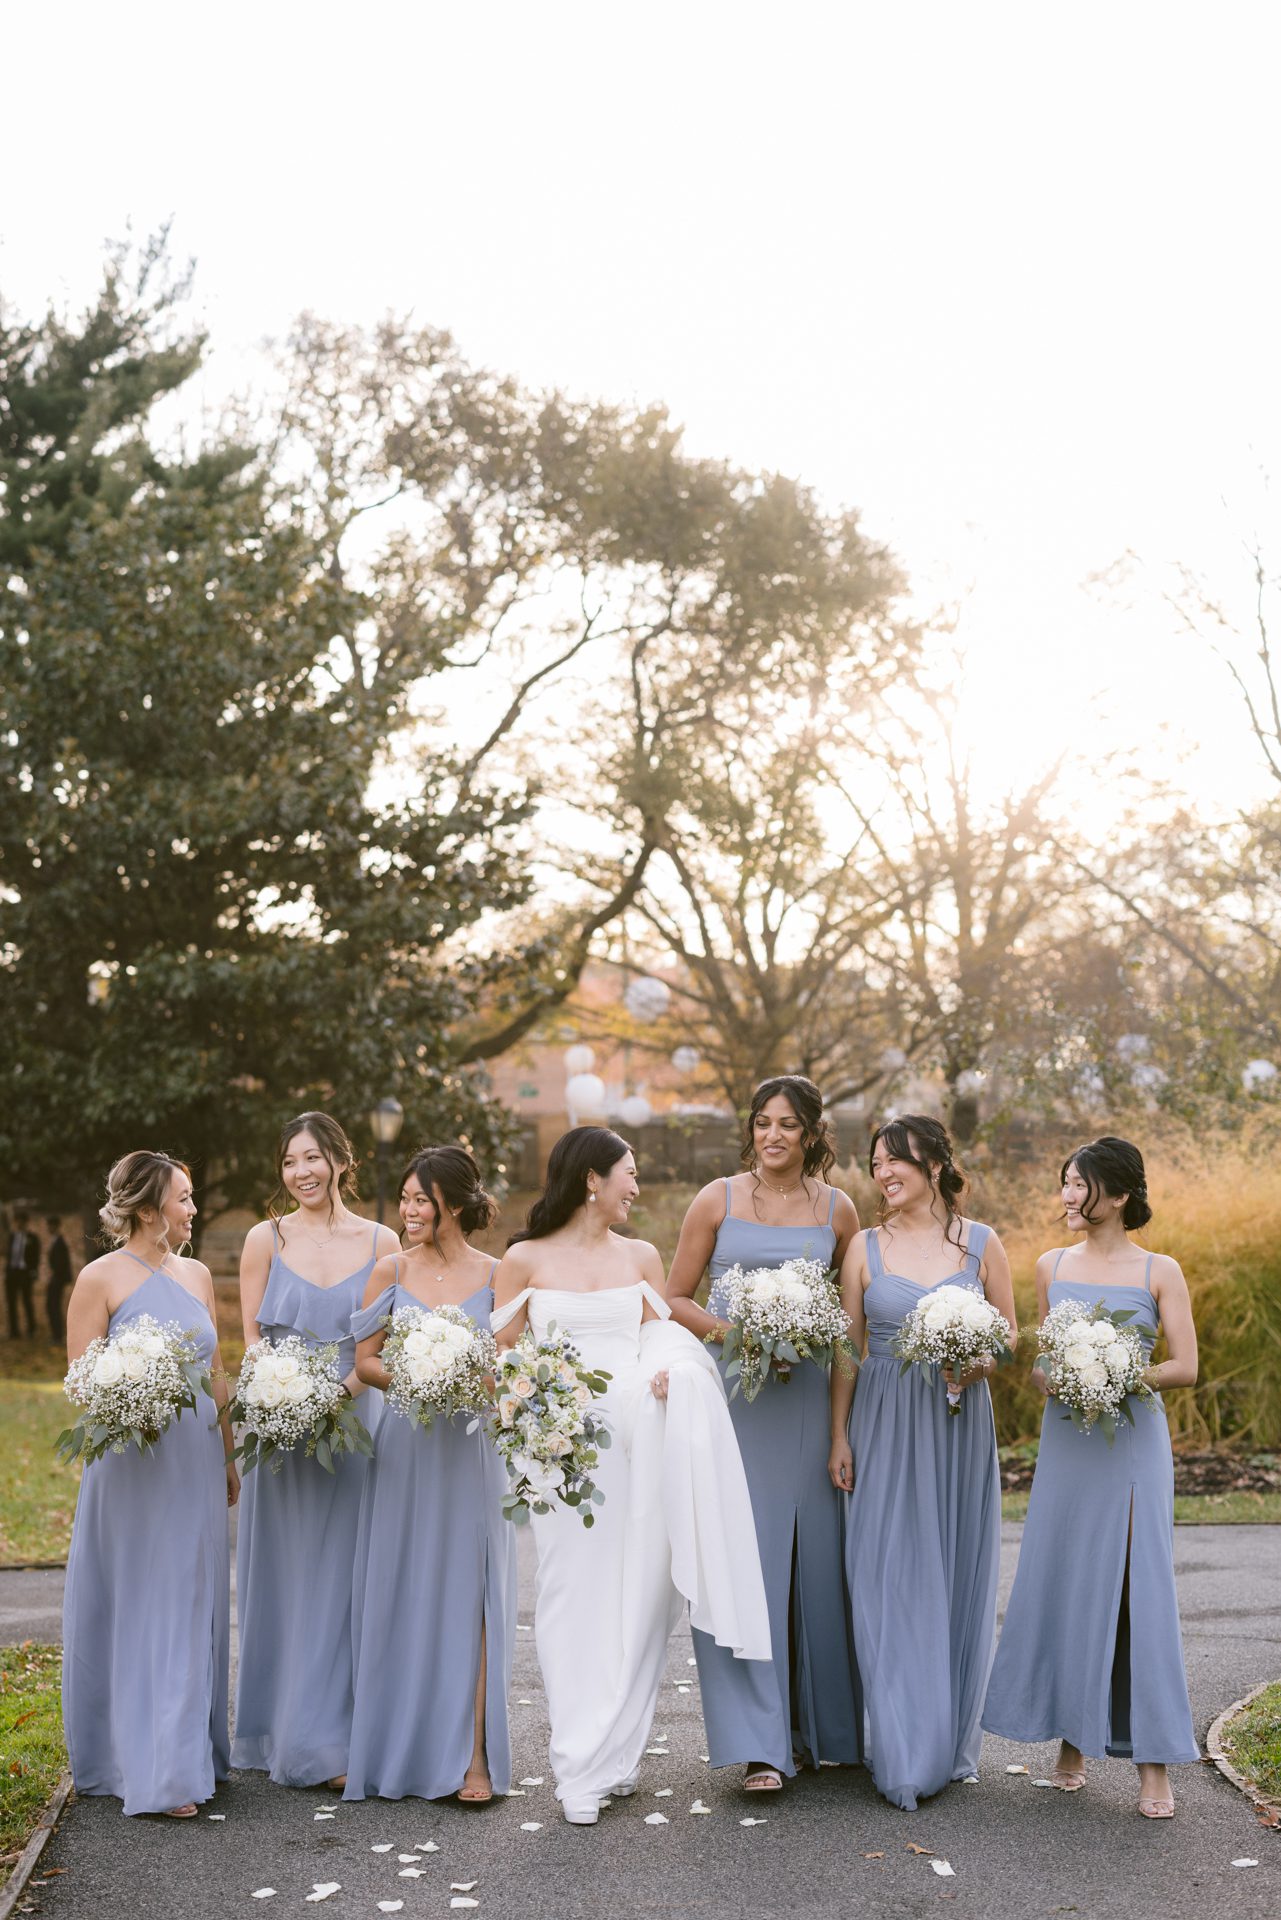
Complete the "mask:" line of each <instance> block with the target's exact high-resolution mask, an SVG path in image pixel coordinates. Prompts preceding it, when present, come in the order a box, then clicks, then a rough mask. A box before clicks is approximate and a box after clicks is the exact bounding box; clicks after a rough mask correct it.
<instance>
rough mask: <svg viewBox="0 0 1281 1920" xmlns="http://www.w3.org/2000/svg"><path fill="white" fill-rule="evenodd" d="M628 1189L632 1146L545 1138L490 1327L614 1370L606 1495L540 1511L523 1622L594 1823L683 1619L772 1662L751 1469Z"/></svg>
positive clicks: (624, 1774)
mask: <svg viewBox="0 0 1281 1920" xmlns="http://www.w3.org/2000/svg"><path fill="white" fill-rule="evenodd" d="M639 1191H640V1189H639V1187H638V1186H637V1183H636V1162H635V1160H634V1159H633V1157H632V1151H631V1148H630V1147H629V1146H628V1145H627V1142H626V1141H625V1140H621V1139H620V1138H619V1137H618V1135H617V1134H616V1133H611V1132H610V1131H609V1130H608V1129H607V1128H605V1127H575V1128H573V1129H572V1130H571V1131H570V1132H569V1133H566V1134H564V1135H562V1137H561V1139H559V1140H558V1141H557V1143H556V1145H555V1147H554V1148H553V1149H552V1153H551V1158H550V1160H549V1161H548V1166H547V1184H546V1187H545V1188H544V1191H543V1195H542V1198H541V1199H540V1200H538V1201H537V1202H536V1203H535V1204H534V1206H533V1207H532V1208H531V1209H530V1213H529V1217H528V1220H527V1222H526V1226H525V1230H524V1232H523V1233H518V1234H515V1235H513V1238H512V1242H511V1244H510V1246H509V1248H508V1251H507V1253H506V1255H505V1256H504V1258H503V1260H502V1263H501V1264H500V1266H499V1268H498V1272H497V1274H496V1275H495V1277H494V1302H495V1305H494V1315H493V1328H494V1332H495V1334H496V1335H497V1336H498V1343H499V1345H500V1346H513V1345H514V1344H515V1343H516V1341H517V1340H518V1339H519V1338H520V1336H521V1334H522V1333H523V1332H524V1331H525V1328H526V1327H527V1326H528V1328H529V1329H530V1331H531V1332H532V1334H533V1336H534V1338H535V1339H543V1338H544V1337H545V1336H546V1335H547V1333H548V1332H549V1331H550V1329H551V1328H552V1327H555V1328H556V1330H557V1331H558V1332H560V1333H564V1334H567V1335H568V1336H569V1337H570V1338H571V1339H572V1340H573V1341H574V1343H575V1345H576V1346H577V1347H578V1349H579V1351H580V1353H581V1355H582V1357H583V1360H584V1361H585V1362H586V1363H587V1364H588V1365H589V1366H591V1367H593V1368H602V1369H604V1370H606V1371H607V1372H608V1373H609V1374H610V1375H611V1379H610V1384H609V1388H608V1391H607V1393H606V1395H605V1399H604V1405H603V1411H604V1413H605V1416H606V1418H607V1420H608V1422H609V1424H610V1427H611V1428H612V1431H613V1445H611V1446H610V1447H609V1448H607V1449H603V1450H602V1452H601V1456H600V1465H599V1467H598V1468H597V1469H595V1470H594V1476H593V1477H594V1478H595V1481H596V1484H597V1485H598V1486H599V1487H600V1489H601V1491H602V1492H603V1493H604V1495H605V1504H604V1506H602V1507H596V1508H595V1509H594V1513H595V1524H594V1526H593V1527H592V1528H591V1529H590V1530H589V1529H587V1528H585V1527H584V1526H583V1524H582V1521H581V1520H580V1519H579V1517H578V1513H577V1512H576V1511H575V1510H574V1509H571V1508H567V1507H560V1506H558V1507H555V1508H554V1509H553V1510H552V1512H551V1513H549V1514H547V1515H545V1516H543V1517H541V1518H540V1517H537V1516H536V1517H535V1519H534V1523H533V1527H534V1539H535V1543H536V1545H537V1548H538V1582H537V1588H536V1601H535V1610H534V1632H535V1637H536V1640H537V1644H538V1659H539V1664H540V1666H541V1667H542V1671H543V1682H544V1685H545V1686H546V1689H547V1707H548V1713H549V1716H550V1719H551V1764H552V1769H553V1771H554V1773H555V1775H556V1797H557V1799H558V1800H559V1801H560V1803H561V1809H562V1811H563V1813H564V1815H565V1818H566V1819H567V1820H570V1821H572V1822H573V1823H574V1824H575V1825H578V1826H591V1825H593V1824H594V1823H595V1821H596V1818H597V1815H598V1813H599V1810H600V1806H601V1803H602V1801H605V1800H608V1799H610V1798H611V1797H615V1796H618V1795H626V1794H629V1793H632V1792H634V1791H635V1788H636V1777H637V1772H638V1769H639V1766H640V1761H641V1756H642V1754H643V1753H644V1751H645V1746H646V1743H647V1741H648V1739H649V1731H650V1727H651V1725H652V1723H653V1719H654V1709H655V1707H656V1705H657V1701H658V1690H659V1688H660V1686H661V1685H662V1680H663V1672H664V1668H665V1666H666V1662H667V1639H668V1635H669V1634H670V1632H671V1630H672V1627H673V1626H674V1625H675V1623H676V1620H677V1619H678V1618H679V1616H680V1612H681V1608H682V1604H683V1602H684V1601H688V1602H689V1607H690V1617H691V1619H692V1620H693V1622H694V1625H695V1626H697V1627H701V1628H702V1629H703V1630H704V1631H705V1632H707V1633H710V1634H711V1635H712V1636H713V1638H714V1639H715V1640H716V1641H717V1642H718V1643H719V1644H720V1645H721V1646H724V1647H728V1648H729V1649H730V1650H731V1651H732V1652H733V1653H734V1654H735V1655H736V1656H737V1657H738V1658H739V1659H741V1660H761V1659H768V1658H769V1657H770V1633H769V1619H768V1615H767V1612H766V1605H765V1590H764V1586H763V1584H762V1581H761V1570H760V1562H759V1560H758V1558H757V1550H756V1529H755V1526H754V1524H753V1520H752V1509H751V1501H750V1498H749V1495H748V1491H747V1481H746V1478H745V1476H744V1473H743V1466H742V1462H741V1460H740V1458H739V1454H738V1447H737V1444H736V1442H735V1439H734V1429H733V1427H732V1425H731V1423H730V1418H729V1411H728V1409H727V1407H726V1404H725V1391H724V1388H723V1387H722V1385H721V1381H720V1376H719V1374H718V1373H717V1371H716V1366H715V1363H714V1362H713V1361H712V1359H711V1356H710V1355H709V1354H708V1353H707V1351H706V1349H705V1348H704V1347H703V1346H702V1345H701V1344H700V1342H699V1341H697V1340H696V1339H695V1338H694V1337H693V1335H692V1334H690V1333H688V1332H687V1331H686V1330H685V1329H684V1328H683V1327H680V1326H678V1325H677V1324H676V1322H675V1321H673V1320H671V1319H670V1317H669V1316H670V1308H669V1307H668V1305H667V1301H666V1299H665V1298H664V1283H663V1267H662V1262H661V1260H660V1259H659V1256H658V1253H657V1251H656V1250H655V1248H653V1247H651V1246H649V1245H647V1244H646V1243H645V1242H644V1241H640V1240H628V1239H624V1238H622V1237H621V1235H619V1234H617V1233H614V1232H612V1231H611V1229H612V1228H615V1227H621V1226H623V1225H624V1224H625V1222H626V1220H627V1216H628V1214H629V1212H630V1211H631V1207H632V1202H633V1201H634V1200H635V1199H636V1196H637V1194H638V1193H639Z"/></svg>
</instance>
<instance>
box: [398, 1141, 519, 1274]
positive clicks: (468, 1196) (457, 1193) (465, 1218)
mask: <svg viewBox="0 0 1281 1920" xmlns="http://www.w3.org/2000/svg"><path fill="white" fill-rule="evenodd" d="M411 1174H412V1176H413V1177H414V1179H415V1180H417V1182H418V1184H419V1186H420V1187H421V1188H422V1190H423V1192H424V1193H425V1194H426V1195H427V1196H428V1198H429V1199H432V1200H434V1199H435V1196H436V1194H438V1193H439V1195H440V1197H441V1199H442V1200H443V1201H444V1203H445V1205H446V1207H447V1208H448V1209H449V1211H450V1213H453V1214H456V1215H457V1216H458V1225H459V1227H460V1228H461V1229H462V1234H463V1238H464V1239H466V1238H467V1236H468V1235H469V1234H473V1233H478V1232H480V1231H481V1230H482V1229H483V1228H485V1227H488V1226H492V1224H493V1222H494V1220H495V1219H496V1218H497V1215H498V1202H497V1201H496V1200H495V1199H494V1198H493V1196H492V1195H491V1194H489V1193H487V1192H486V1190H485V1187H484V1185H483V1184H482V1181H481V1177H480V1168H479V1167H478V1166H477V1165H476V1162H475V1161H474V1160H473V1159H472V1157H471V1155H470V1154H469V1153H468V1151H467V1149H466V1147H419V1149H418V1151H417V1153H415V1154H414V1155H413V1156H412V1158H411V1159H410V1160H409V1161H408V1163H407V1164H406V1167H405V1171H404V1172H403V1173H402V1174H401V1176H400V1184H401V1188H402V1189H403V1188H404V1185H405V1182H406V1181H407V1180H408V1179H409V1178H410V1176H411ZM439 1225H440V1220H439V1218H437V1219H435V1220H433V1222H432V1228H431V1243H432V1245H433V1246H434V1247H435V1249H436V1251H437V1253H439V1252H440V1241H439V1240H438V1239H437V1238H436V1230H437V1228H438V1227H439Z"/></svg>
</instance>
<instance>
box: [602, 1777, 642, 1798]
mask: <svg viewBox="0 0 1281 1920" xmlns="http://www.w3.org/2000/svg"><path fill="white" fill-rule="evenodd" d="M639 1778H640V1775H639V1774H637V1773H633V1774H631V1775H629V1777H628V1778H627V1779H626V1780H620V1781H619V1783H618V1785H617V1786H616V1787H611V1788H610V1790H609V1793H608V1795H607V1796H606V1797H607V1799H610V1800H630V1798H631V1796H632V1795H633V1794H634V1793H635V1791H636V1782H637V1781H638V1780H639Z"/></svg>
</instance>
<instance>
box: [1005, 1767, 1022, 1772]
mask: <svg viewBox="0 0 1281 1920" xmlns="http://www.w3.org/2000/svg"><path fill="white" fill-rule="evenodd" d="M1005 1771H1006V1772H1007V1773H1026V1772H1027V1768H1026V1767H1007V1768H1006V1769H1005Z"/></svg>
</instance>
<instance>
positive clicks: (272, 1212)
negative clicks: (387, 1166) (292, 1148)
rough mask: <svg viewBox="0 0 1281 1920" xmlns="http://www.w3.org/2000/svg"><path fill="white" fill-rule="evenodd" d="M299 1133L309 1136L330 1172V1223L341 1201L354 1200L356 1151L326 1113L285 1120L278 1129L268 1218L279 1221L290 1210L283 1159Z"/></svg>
mask: <svg viewBox="0 0 1281 1920" xmlns="http://www.w3.org/2000/svg"><path fill="white" fill-rule="evenodd" d="M300 1133H309V1134H310V1135H311V1137H312V1139H313V1140H314V1141H315V1143H316V1145H317V1146H318V1147H319V1148H320V1152H321V1157H322V1159H323V1160H324V1161H325V1164H326V1165H327V1166H328V1168H329V1179H330V1186H329V1218H330V1220H332V1219H333V1217H334V1212H335V1209H336V1207H337V1204H338V1202H339V1201H340V1200H354V1199H355V1198H356V1149H355V1148H354V1147H353V1146H352V1144H351V1141H350V1140H349V1139H348V1138H347V1136H346V1134H345V1133H344V1132H343V1130H342V1128H341V1127H340V1126H339V1124H338V1122H337V1121H336V1120H333V1119H331V1118H330V1116H329V1115H328V1114H327V1113H300V1114H298V1115H297V1116H296V1117H295V1118H294V1119H293V1120H287V1121H286V1122H285V1124H284V1126H283V1127H282V1128H281V1129H280V1139H279V1140H278V1141H277V1143H276V1191H275V1192H274V1193H273V1194H272V1196H271V1199H270V1200H269V1201H268V1202H267V1212H268V1215H269V1216H270V1218H271V1219H273V1220H279V1218H280V1216H281V1212H282V1210H284V1209H286V1208H288V1206H289V1198H290V1196H289V1193H288V1190H287V1189H286V1187H285V1173H284V1168H285V1155H286V1154H287V1153H288V1151H289V1144H290V1142H291V1141H292V1140H294V1139H296V1138H297V1136H298V1135H299V1134H300ZM335 1171H336V1172H337V1174H338V1180H337V1185H336V1186H335V1184H334V1179H333V1176H334V1173H335Z"/></svg>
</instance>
